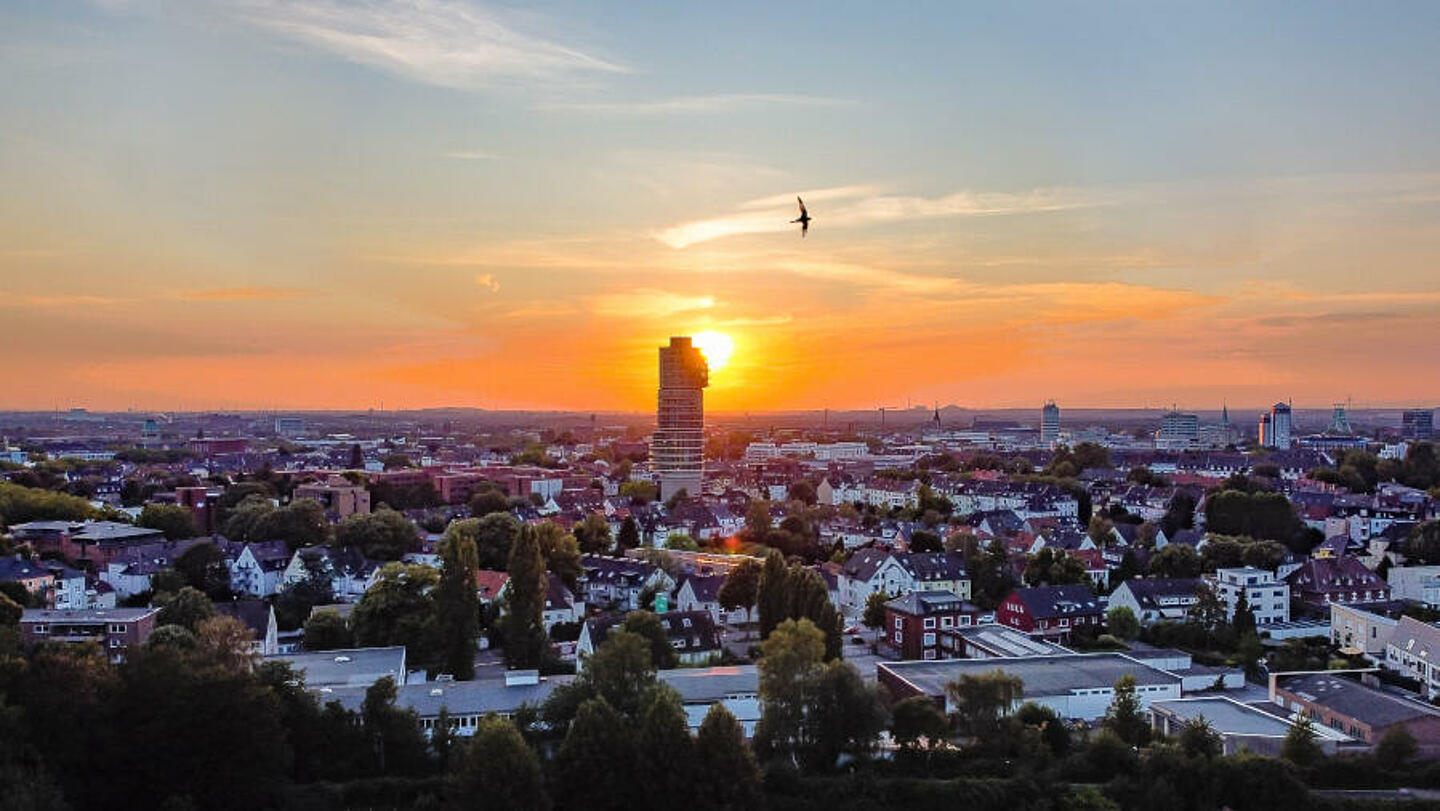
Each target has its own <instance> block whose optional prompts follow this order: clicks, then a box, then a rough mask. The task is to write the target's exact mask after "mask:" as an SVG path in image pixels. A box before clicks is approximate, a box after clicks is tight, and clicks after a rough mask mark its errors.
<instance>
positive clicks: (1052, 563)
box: [1024, 546, 1089, 586]
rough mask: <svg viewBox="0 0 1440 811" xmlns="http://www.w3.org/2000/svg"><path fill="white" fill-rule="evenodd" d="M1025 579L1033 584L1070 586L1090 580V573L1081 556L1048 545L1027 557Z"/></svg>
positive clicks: (1027, 582) (1029, 583)
mask: <svg viewBox="0 0 1440 811" xmlns="http://www.w3.org/2000/svg"><path fill="white" fill-rule="evenodd" d="M1024 579H1025V582H1026V584H1028V585H1031V586H1040V585H1046V586H1068V585H1073V584H1076V583H1085V582H1088V581H1089V575H1087V574H1086V573H1085V564H1084V563H1083V562H1082V561H1081V560H1080V559H1079V558H1076V557H1072V556H1071V555H1067V554H1066V553H1065V550H1063V549H1052V548H1050V547H1048V546H1047V547H1045V548H1043V549H1041V550H1040V551H1039V552H1037V553H1035V554H1033V555H1030V556H1029V557H1028V558H1027V560H1026V563H1025V575H1024Z"/></svg>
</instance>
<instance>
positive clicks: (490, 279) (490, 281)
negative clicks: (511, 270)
mask: <svg viewBox="0 0 1440 811" xmlns="http://www.w3.org/2000/svg"><path fill="white" fill-rule="evenodd" d="M475 283H476V284H478V285H480V286H481V287H483V288H485V289H486V290H489V291H490V292H492V293H498V292H500V280H499V279H496V278H495V276H494V274H491V273H481V274H480V275H479V276H476V277H475Z"/></svg>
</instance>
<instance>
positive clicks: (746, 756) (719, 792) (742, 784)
mask: <svg viewBox="0 0 1440 811" xmlns="http://www.w3.org/2000/svg"><path fill="white" fill-rule="evenodd" d="M695 762H696V763H699V764H702V766H701V768H698V769H696V774H695V781H694V785H693V786H692V788H691V790H690V792H689V793H688V795H687V796H688V797H689V798H690V802H691V803H693V804H694V806H695V807H696V809H697V811H748V810H749V809H752V808H759V807H761V805H762V804H763V800H764V795H763V793H762V787H761V783H760V769H759V767H758V766H756V764H755V755H754V754H753V753H752V752H751V751H750V747H749V746H747V745H746V744H745V730H744V728H743V727H741V726H740V722H739V721H736V720H735V716H733V715H731V714H730V711H729V710H727V709H725V706H724V705H723V704H714V705H712V706H711V707H710V710H709V712H707V713H705V720H704V721H701V722H700V730H699V733H698V734H697V735H696V736H695Z"/></svg>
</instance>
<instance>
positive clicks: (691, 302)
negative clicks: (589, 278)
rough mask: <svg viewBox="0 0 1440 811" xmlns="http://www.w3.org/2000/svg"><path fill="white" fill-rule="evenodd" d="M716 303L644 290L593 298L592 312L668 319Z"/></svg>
mask: <svg viewBox="0 0 1440 811" xmlns="http://www.w3.org/2000/svg"><path fill="white" fill-rule="evenodd" d="M715 303H716V302H715V298H714V297H713V296H697V295H686V294H684V293H673V292H671V291H668V290H657V289H655V288H650V287H644V288H640V289H638V290H629V291H623V292H616V293H602V294H600V295H598V296H593V297H592V298H591V299H590V301H589V309H590V311H591V312H593V313H595V314H596V315H602V316H607V317H615V318H636V317H640V318H668V317H669V316H672V315H677V314H679V313H685V312H692V311H695V310H708V309H710V308H712V307H714V306H715Z"/></svg>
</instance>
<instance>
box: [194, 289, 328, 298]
mask: <svg viewBox="0 0 1440 811" xmlns="http://www.w3.org/2000/svg"><path fill="white" fill-rule="evenodd" d="M312 292H313V291H310V290H304V289H301V288H298V287H223V288H216V289H213V290H182V291H180V292H179V293H176V294H175V298H178V299H180V300H181V301H284V300H286V299H294V298H301V297H304V296H308V295H311V294H312Z"/></svg>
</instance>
